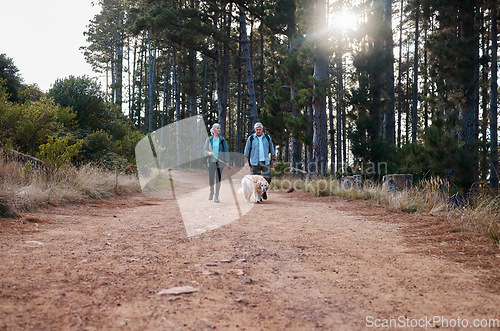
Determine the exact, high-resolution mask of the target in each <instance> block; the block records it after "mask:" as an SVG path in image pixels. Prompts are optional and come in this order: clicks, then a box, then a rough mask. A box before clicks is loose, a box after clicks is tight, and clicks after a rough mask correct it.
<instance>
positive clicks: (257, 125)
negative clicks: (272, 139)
mask: <svg viewBox="0 0 500 331" xmlns="http://www.w3.org/2000/svg"><path fill="white" fill-rule="evenodd" d="M259 126H260V127H261V128H263V129H264V125H262V123H260V122H257V123H255V124H254V125H253V128H254V129H255V128H257V127H259Z"/></svg>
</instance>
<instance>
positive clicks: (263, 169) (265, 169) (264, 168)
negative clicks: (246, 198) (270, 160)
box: [252, 161, 273, 184]
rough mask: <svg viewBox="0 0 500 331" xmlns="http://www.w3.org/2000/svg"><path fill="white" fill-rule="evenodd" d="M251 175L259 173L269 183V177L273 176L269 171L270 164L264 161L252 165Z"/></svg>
mask: <svg viewBox="0 0 500 331" xmlns="http://www.w3.org/2000/svg"><path fill="white" fill-rule="evenodd" d="M252 175H261V176H262V177H264V178H265V179H266V180H267V182H268V183H269V184H271V178H272V177H273V174H272V173H271V164H268V165H266V163H265V162H263V161H259V163H258V164H257V165H256V166H254V165H252Z"/></svg>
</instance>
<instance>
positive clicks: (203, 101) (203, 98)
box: [201, 58, 208, 120]
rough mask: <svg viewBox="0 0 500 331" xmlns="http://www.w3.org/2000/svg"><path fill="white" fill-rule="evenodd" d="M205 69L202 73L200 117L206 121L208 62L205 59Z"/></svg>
mask: <svg viewBox="0 0 500 331" xmlns="http://www.w3.org/2000/svg"><path fill="white" fill-rule="evenodd" d="M204 67H205V69H204V71H203V92H202V96H201V116H202V117H203V119H204V120H206V112H207V110H206V109H207V108H206V103H207V73H208V60H207V59H206V58H205V65H204Z"/></svg>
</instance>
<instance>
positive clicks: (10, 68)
mask: <svg viewBox="0 0 500 331" xmlns="http://www.w3.org/2000/svg"><path fill="white" fill-rule="evenodd" d="M0 82H1V84H0V86H2V87H3V88H5V90H6V91H7V93H8V95H9V96H8V100H9V101H11V102H19V101H20V98H19V92H20V89H21V83H22V78H21V75H20V74H19V69H18V68H17V67H16V66H15V65H14V61H13V60H12V59H11V58H9V57H7V55H6V54H0Z"/></svg>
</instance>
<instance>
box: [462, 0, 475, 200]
mask: <svg viewBox="0 0 500 331" xmlns="http://www.w3.org/2000/svg"><path fill="white" fill-rule="evenodd" d="M472 1H473V0H467V4H464V6H463V7H464V8H467V9H465V10H464V11H463V12H462V17H461V18H462V20H461V23H460V30H461V38H462V40H463V41H464V43H465V45H466V49H465V50H464V53H462V56H463V57H462V61H463V64H464V69H465V70H467V73H466V74H465V77H464V79H465V80H464V85H463V90H464V91H463V92H464V104H463V106H462V107H461V108H460V112H459V117H460V120H461V123H462V127H461V129H460V131H459V139H460V140H461V141H463V142H464V149H465V151H466V158H467V163H468V164H467V165H465V166H464V167H465V168H464V169H463V171H464V172H465V173H469V174H470V176H468V177H467V180H466V181H465V182H464V188H465V190H466V191H467V190H468V189H470V187H471V186H472V184H473V183H474V182H475V181H477V180H478V155H477V151H476V146H475V144H476V141H477V110H478V109H479V107H478V105H479V36H478V33H477V29H476V26H475V22H474V18H475V12H476V5H474V4H472Z"/></svg>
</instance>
